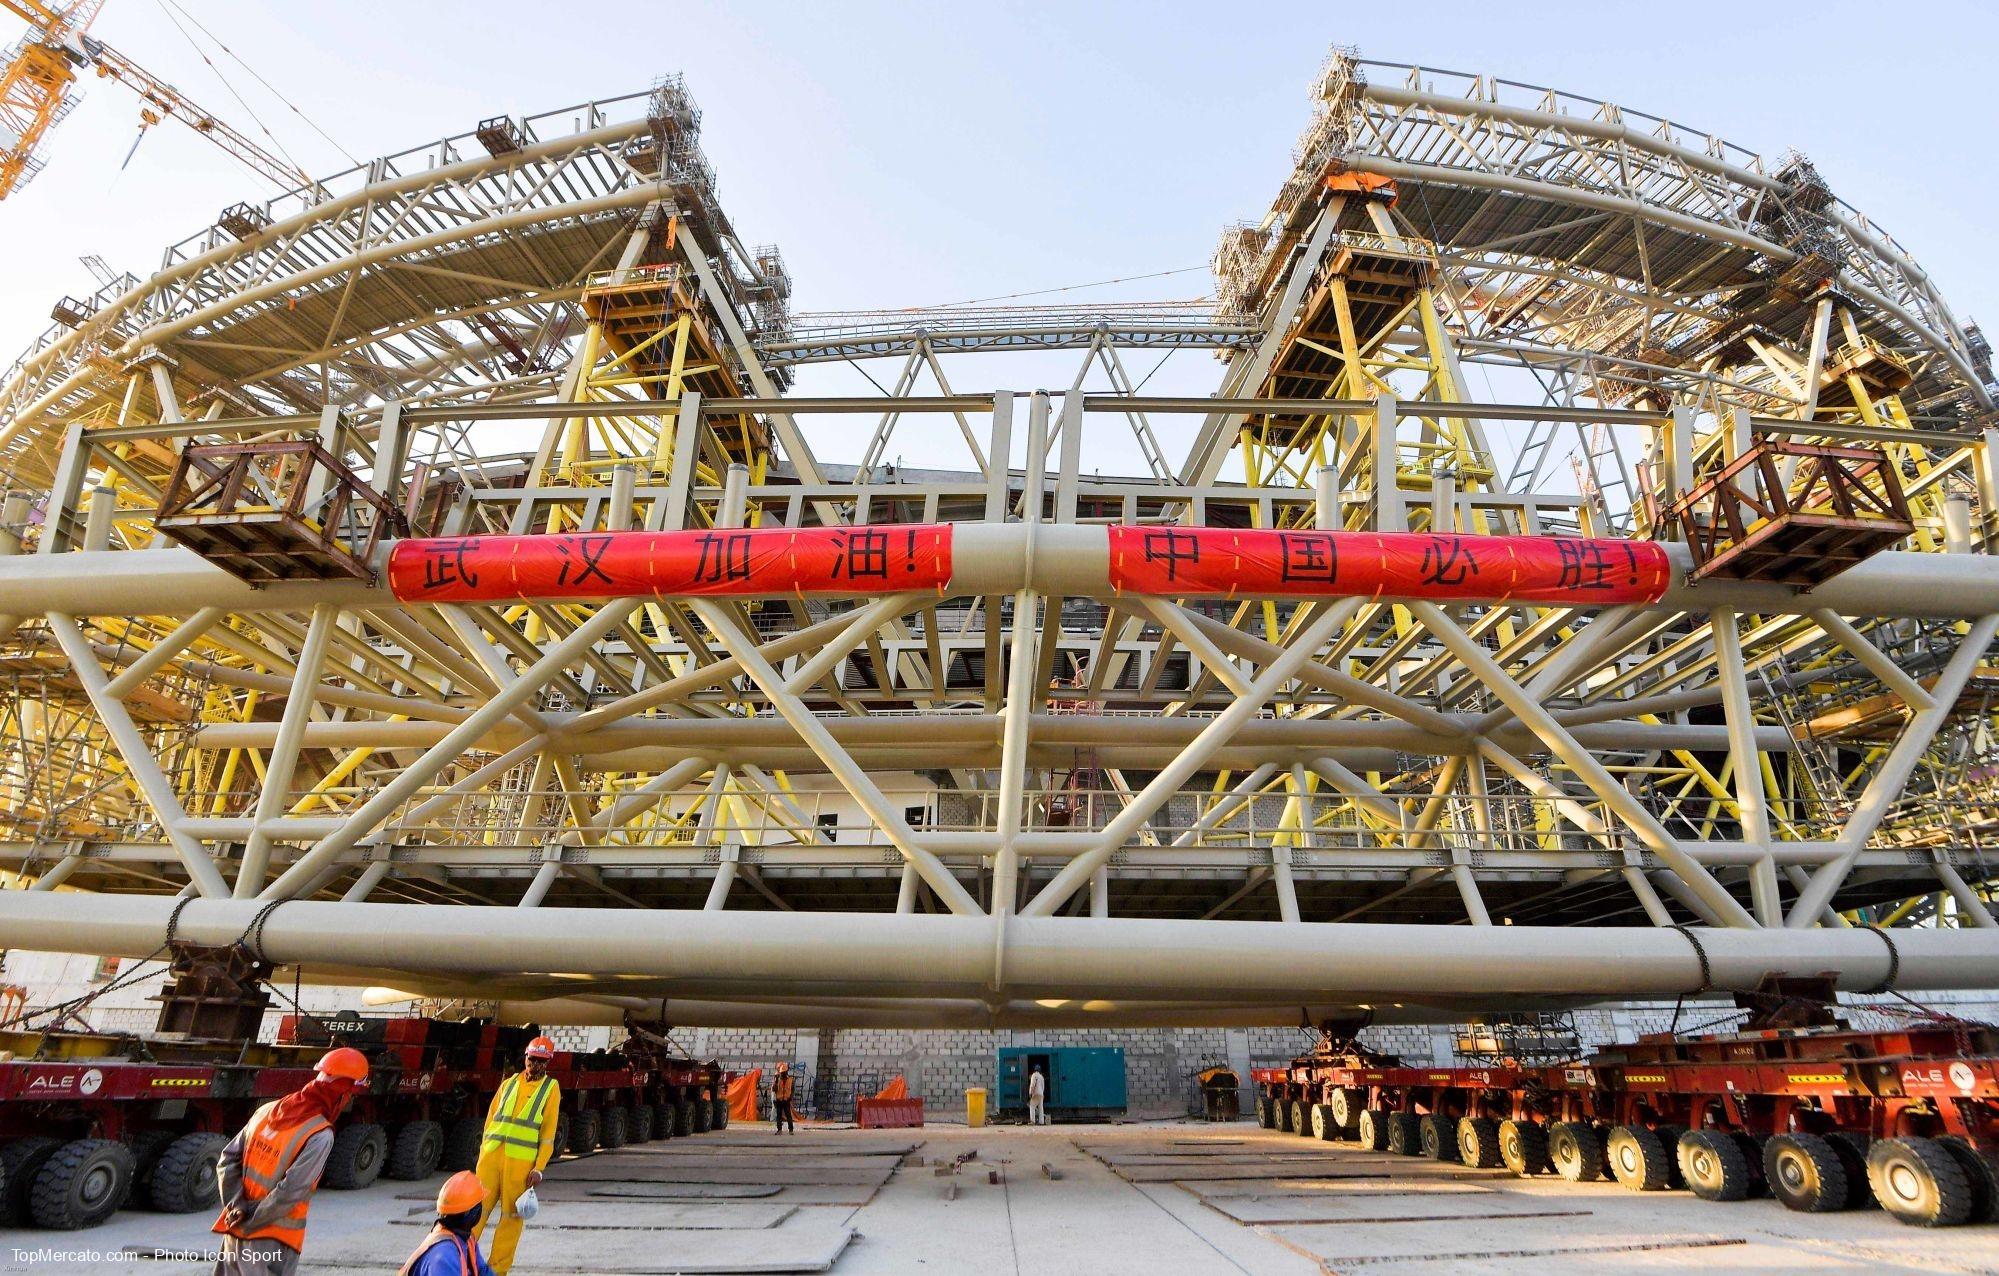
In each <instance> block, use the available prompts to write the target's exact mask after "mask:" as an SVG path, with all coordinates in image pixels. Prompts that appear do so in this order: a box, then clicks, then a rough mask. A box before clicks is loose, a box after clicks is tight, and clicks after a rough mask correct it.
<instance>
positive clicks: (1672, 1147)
mask: <svg viewBox="0 0 1999 1276" xmlns="http://www.w3.org/2000/svg"><path fill="white" fill-rule="evenodd" d="M1686 1132H1687V1127H1686V1126H1684V1125H1655V1126H1653V1127H1652V1133H1653V1134H1655V1135H1657V1136H1658V1137H1659V1146H1660V1147H1662V1148H1664V1149H1666V1187H1667V1189H1668V1190H1669V1191H1674V1192H1679V1191H1684V1190H1685V1189H1686V1186H1687V1180H1686V1178H1685V1176H1684V1175H1682V1174H1681V1173H1680V1136H1681V1135H1682V1134H1685V1133H1686Z"/></svg>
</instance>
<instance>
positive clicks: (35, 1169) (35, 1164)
mask: <svg viewBox="0 0 1999 1276" xmlns="http://www.w3.org/2000/svg"><path fill="white" fill-rule="evenodd" d="M61 1146H62V1140H61V1139H50V1138H44V1137H43V1136H41V1135H39V1134H31V1135H29V1136H28V1137H27V1138H24V1139H10V1140H8V1141H7V1143H6V1144H5V1145H0V1224H5V1225H8V1226H13V1227H19V1226H22V1225H23V1224H25V1223H26V1222H27V1221H28V1198H29V1197H30V1196H32V1195H33V1194H34V1191H35V1176H36V1175H37V1174H40V1173H41V1172H42V1166H43V1165H45V1164H47V1163H48V1159H49V1158H50V1157H52V1156H54V1155H55V1154H56V1149H57V1148H60V1147H61Z"/></svg>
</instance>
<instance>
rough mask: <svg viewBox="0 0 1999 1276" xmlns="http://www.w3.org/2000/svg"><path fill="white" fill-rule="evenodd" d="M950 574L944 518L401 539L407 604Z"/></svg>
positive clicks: (856, 586) (755, 591)
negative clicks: (904, 522)
mask: <svg viewBox="0 0 1999 1276" xmlns="http://www.w3.org/2000/svg"><path fill="white" fill-rule="evenodd" d="M950 580H951V525H950V524H948V523H938V524H922V525H915V524H910V525H888V526H874V527H810V528H804V529H796V530H794V529H792V528H769V529H722V528H717V529H715V530H712V531H697V532H568V533H559V534H554V535H542V536H443V537H435V538H430V539H423V540H406V541H402V542H400V543H398V544H397V545H396V547H395V549H394V551H393V552H391V553H390V555H389V589H390V591H391V592H393V593H394V594H395V596H396V597H397V598H399V599H401V600H402V601H404V602H421V603H460V602H466V603H469V602H500V601H505V600H511V599H517V598H634V597H640V596H643V595H647V594H660V595H664V596H668V597H686V596H690V595H697V596H707V597H720V596H731V595H768V594H814V593H826V594H848V595H865V594H869V593H902V592H904V591H907V590H912V589H942V588H943V587H944V586H945V585H947V584H949V583H950Z"/></svg>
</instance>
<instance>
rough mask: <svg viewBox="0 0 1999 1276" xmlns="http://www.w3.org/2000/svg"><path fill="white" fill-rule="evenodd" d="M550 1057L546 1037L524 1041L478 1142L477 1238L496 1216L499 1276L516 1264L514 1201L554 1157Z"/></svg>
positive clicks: (551, 1046) (557, 1102) (555, 1096)
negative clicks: (480, 1198) (481, 1201)
mask: <svg viewBox="0 0 1999 1276" xmlns="http://www.w3.org/2000/svg"><path fill="white" fill-rule="evenodd" d="M553 1058H555V1043H554V1042H553V1041H550V1040H549V1039H548V1038H547V1037H536V1038H535V1039H534V1040H533V1041H530V1042H528V1048H527V1057H526V1059H525V1060H524V1062H523V1064H522V1069H521V1071H519V1072H516V1073H515V1074H514V1075H512V1076H510V1077H508V1078H507V1079H506V1080H505V1081H502V1082H501V1083H500V1091H499V1093H498V1094H495V1095H494V1096H493V1106H492V1107H490V1108H488V1109H487V1110H486V1137H485V1139H484V1140H483V1141H482V1142H481V1143H480V1144H479V1184H480V1186H482V1187H484V1188H485V1189H486V1208H485V1213H484V1214H483V1215H482V1216H481V1218H480V1220H479V1238H483V1237H484V1235H485V1231H486V1224H487V1223H489V1222H491V1221H492V1220H493V1219H494V1217H496V1216H497V1217H498V1218H499V1220H500V1225H499V1229H498V1230H497V1231H495V1232H494V1233H493V1248H492V1249H490V1250H488V1251H487V1255H488V1257H487V1261H488V1262H489V1263H491V1264H492V1267H493V1271H494V1272H495V1273H496V1274H497V1276H507V1270H508V1269H509V1268H511V1267H512V1266H513V1265H514V1249H515V1247H517V1246H518V1245H519V1244H520V1243H521V1216H520V1214H519V1213H518V1212H517V1211H516V1210H515V1202H517V1201H519V1200H520V1197H521V1193H523V1192H525V1191H527V1190H528V1189H529V1188H531V1187H534V1186H536V1185H537V1184H539V1183H540V1182H541V1172H542V1171H543V1170H545V1169H547V1168H548V1161H549V1158H550V1157H552V1156H554V1155H555V1126H556V1121H557V1119H558V1112H559V1110H560V1108H561V1106H562V1087H561V1086H559V1085H557V1084H556V1081H555V1078H554V1077H551V1076H549V1075H548V1064H549V1060H551V1059H553ZM475 1239H476V1238H475Z"/></svg>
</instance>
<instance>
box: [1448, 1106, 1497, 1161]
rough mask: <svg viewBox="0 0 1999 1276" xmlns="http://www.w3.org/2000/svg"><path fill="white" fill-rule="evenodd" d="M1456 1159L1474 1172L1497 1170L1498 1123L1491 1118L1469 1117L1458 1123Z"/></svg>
mask: <svg viewBox="0 0 1999 1276" xmlns="http://www.w3.org/2000/svg"><path fill="white" fill-rule="evenodd" d="M1458 1159H1459V1160H1460V1161H1463V1162H1464V1163H1465V1164H1466V1165H1469V1166H1471V1167H1472V1168H1473V1169H1475V1170H1491V1169H1496V1168H1498V1166H1499V1165H1500V1163H1501V1159H1500V1155H1499V1122H1497V1121H1495V1120H1493V1119H1492V1118H1491V1117H1470V1118H1467V1119H1466V1120H1463V1121H1460V1122H1458Z"/></svg>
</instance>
